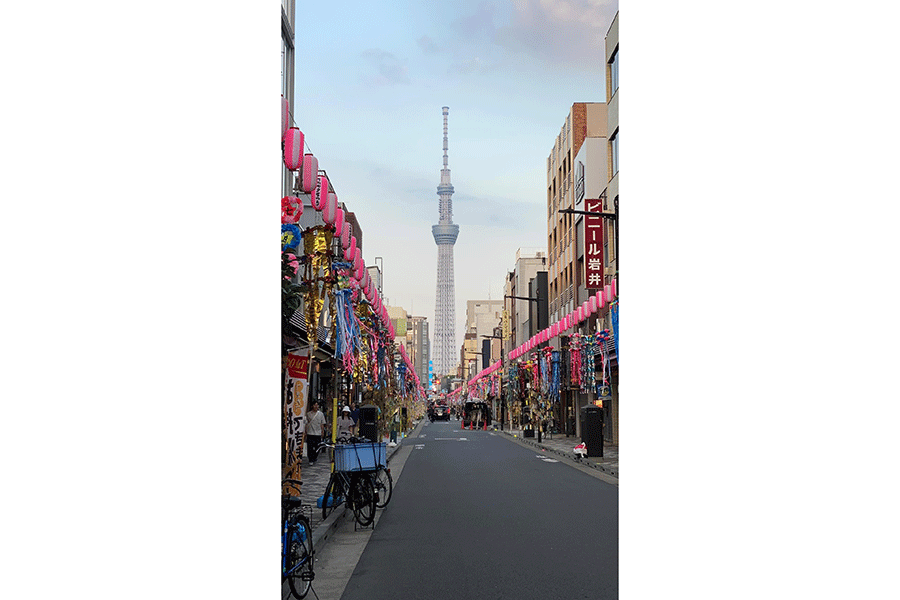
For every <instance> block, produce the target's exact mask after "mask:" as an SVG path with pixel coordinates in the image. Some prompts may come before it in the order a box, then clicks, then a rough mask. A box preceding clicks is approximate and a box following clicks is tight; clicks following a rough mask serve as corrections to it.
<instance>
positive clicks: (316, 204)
mask: <svg viewBox="0 0 900 600" xmlns="http://www.w3.org/2000/svg"><path fill="white" fill-rule="evenodd" d="M327 201H328V177H326V176H325V175H319V184H318V185H317V186H316V191H315V192H313V195H312V204H313V208H314V209H316V210H322V209H323V208H325V203H326V202H327Z"/></svg>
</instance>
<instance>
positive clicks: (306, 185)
mask: <svg viewBox="0 0 900 600" xmlns="http://www.w3.org/2000/svg"><path fill="white" fill-rule="evenodd" d="M318 174H319V159H318V158H316V157H315V156H313V155H312V154H307V155H306V156H304V157H303V170H302V171H300V188H301V189H302V190H303V191H304V192H306V193H307V194H312V193H313V192H314V191H315V190H316V185H317V184H318V180H317V176H318Z"/></svg>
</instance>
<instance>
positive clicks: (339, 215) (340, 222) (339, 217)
mask: <svg viewBox="0 0 900 600" xmlns="http://www.w3.org/2000/svg"><path fill="white" fill-rule="evenodd" d="M343 230H344V210H343V209H342V208H339V209H337V211H335V215H334V231H335V233H337V234H338V235H340V234H341V231H343Z"/></svg>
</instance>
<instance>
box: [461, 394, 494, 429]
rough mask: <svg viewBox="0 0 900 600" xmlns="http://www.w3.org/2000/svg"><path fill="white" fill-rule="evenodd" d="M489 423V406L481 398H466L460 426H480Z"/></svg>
mask: <svg viewBox="0 0 900 600" xmlns="http://www.w3.org/2000/svg"><path fill="white" fill-rule="evenodd" d="M485 423H487V424H488V425H490V424H491V408H490V407H489V406H488V405H487V403H486V402H484V401H482V400H468V401H466V404H465V406H463V415H462V426H463V427H469V426H470V425H473V426H474V427H482V426H483V425H484V424H485Z"/></svg>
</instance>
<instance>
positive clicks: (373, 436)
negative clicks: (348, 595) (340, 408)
mask: <svg viewBox="0 0 900 600" xmlns="http://www.w3.org/2000/svg"><path fill="white" fill-rule="evenodd" d="M358 431H359V433H358V437H361V438H366V439H367V440H369V441H370V442H380V441H381V440H379V439H377V438H378V407H377V406H375V405H374V404H366V405H365V406H360V407H359V429H358Z"/></svg>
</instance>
